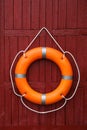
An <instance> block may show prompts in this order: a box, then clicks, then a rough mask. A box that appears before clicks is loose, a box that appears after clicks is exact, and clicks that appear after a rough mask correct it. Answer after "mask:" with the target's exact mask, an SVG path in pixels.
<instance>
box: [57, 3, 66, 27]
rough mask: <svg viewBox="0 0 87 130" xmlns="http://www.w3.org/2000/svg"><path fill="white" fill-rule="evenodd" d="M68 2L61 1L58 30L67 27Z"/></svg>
mask: <svg viewBox="0 0 87 130" xmlns="http://www.w3.org/2000/svg"><path fill="white" fill-rule="evenodd" d="M66 8H67V7H66V0H59V16H58V17H59V22H58V28H65V27H66Z"/></svg>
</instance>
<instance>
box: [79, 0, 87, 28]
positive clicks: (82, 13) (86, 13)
mask: <svg viewBox="0 0 87 130" xmlns="http://www.w3.org/2000/svg"><path fill="white" fill-rule="evenodd" d="M78 28H87V1H86V0H82V1H81V0H79V1H78Z"/></svg>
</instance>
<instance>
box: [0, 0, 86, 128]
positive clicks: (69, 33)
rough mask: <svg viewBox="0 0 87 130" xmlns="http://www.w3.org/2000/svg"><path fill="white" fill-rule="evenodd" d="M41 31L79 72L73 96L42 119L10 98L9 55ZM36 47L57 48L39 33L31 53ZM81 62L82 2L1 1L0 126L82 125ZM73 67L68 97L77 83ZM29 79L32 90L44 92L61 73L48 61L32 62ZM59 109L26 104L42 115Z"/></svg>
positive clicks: (83, 89) (83, 82) (83, 35)
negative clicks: (45, 30)
mask: <svg viewBox="0 0 87 130" xmlns="http://www.w3.org/2000/svg"><path fill="white" fill-rule="evenodd" d="M43 26H45V27H47V28H48V30H50V32H51V33H52V35H53V36H54V37H55V39H56V40H57V41H58V42H59V43H60V45H61V46H62V48H63V49H64V50H69V51H71V52H72V53H73V54H74V56H75V58H76V60H77V62H78V65H79V67H80V71H81V82H80V85H79V88H78V91H77V93H76V95H75V97H74V98H73V99H72V100H70V101H69V102H68V103H67V105H66V106H65V107H64V108H63V109H61V110H60V111H57V112H54V113H50V114H46V115H40V114H36V113H33V112H31V111H29V110H27V109H26V108H25V107H24V106H23V105H22V104H21V102H20V99H19V98H18V97H16V96H15V95H14V94H13V91H12V86H11V82H10V78H9V69H10V65H11V63H12V60H13V58H14V56H15V55H16V53H17V52H18V51H19V50H21V49H25V48H26V47H27V45H28V44H29V42H30V41H31V40H32V39H33V38H34V36H35V35H36V34H37V32H38V31H39V29H41V28H42V27H43ZM37 46H50V47H53V48H56V49H58V48H57V46H56V45H55V44H54V42H53V41H52V40H51V39H50V37H49V36H48V35H47V33H42V34H41V35H40V37H39V38H38V39H37V40H36V41H35V42H34V44H33V45H32V47H31V48H34V47H37ZM86 58H87V0H0V59H1V60H0V126H44V125H45V126H58V125H64V126H65V125H87V92H86V91H87V59H86ZM72 64H73V62H72ZM73 68H74V73H75V78H74V84H73V87H72V90H71V91H70V93H69V95H71V93H72V92H73V90H74V85H75V84H76V81H77V74H76V70H75V66H74V64H73ZM28 79H29V82H30V84H31V86H32V88H34V89H35V90H39V91H40V92H48V91H51V90H53V89H54V88H55V87H56V85H57V83H58V82H59V79H60V72H59V69H58V68H57V67H56V65H55V64H54V63H52V62H50V61H44V60H42V61H36V62H35V63H33V64H32V66H31V67H30V69H29V76H28ZM25 102H26V103H28V102H27V101H25ZM62 103H63V101H62ZM58 104H59V103H56V104H54V105H50V106H46V107H43V106H38V105H33V104H32V103H28V105H30V106H31V107H33V108H34V109H37V110H41V111H42V110H48V109H53V108H56V107H57V106H58Z"/></svg>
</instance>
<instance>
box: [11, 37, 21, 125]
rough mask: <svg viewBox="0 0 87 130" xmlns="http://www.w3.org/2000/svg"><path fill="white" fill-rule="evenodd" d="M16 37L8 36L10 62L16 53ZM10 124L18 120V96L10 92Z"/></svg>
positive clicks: (15, 123) (16, 122)
mask: <svg viewBox="0 0 87 130" xmlns="http://www.w3.org/2000/svg"><path fill="white" fill-rule="evenodd" d="M17 44H18V43H17V37H10V55H11V56H10V63H11V62H12V61H13V58H14V57H15V55H16V53H17ZM13 75H14V68H13ZM11 100H12V101H11V102H12V126H17V125H18V121H19V114H18V113H19V108H18V106H19V105H18V104H19V98H18V97H16V96H15V95H14V93H12V99H11Z"/></svg>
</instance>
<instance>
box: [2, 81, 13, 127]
mask: <svg viewBox="0 0 87 130" xmlns="http://www.w3.org/2000/svg"><path fill="white" fill-rule="evenodd" d="M4 87H5V100H4V102H5V106H4V107H5V122H4V125H5V126H11V123H12V89H11V84H10V83H5V84H4ZM8 103H9V104H8Z"/></svg>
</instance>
